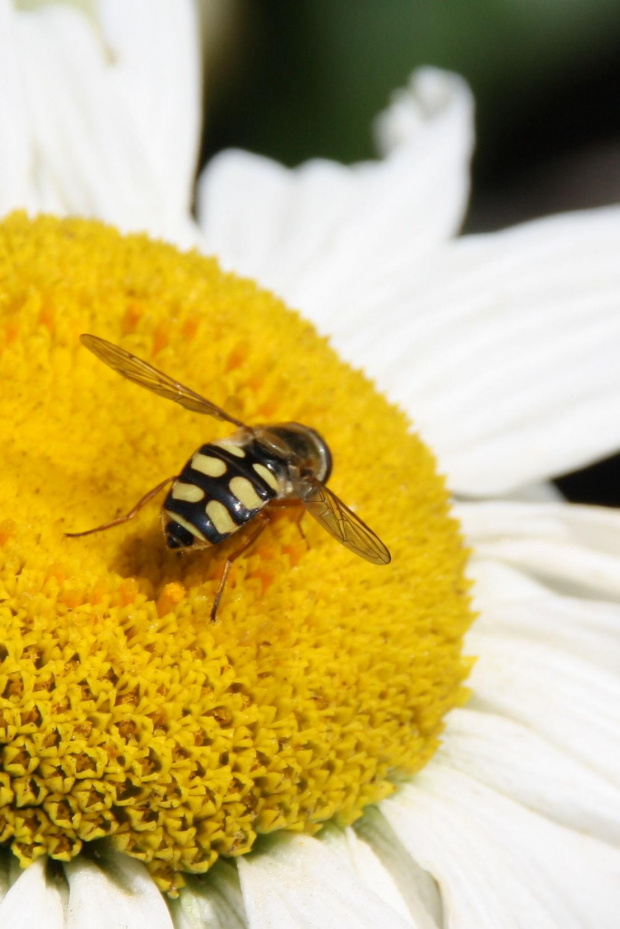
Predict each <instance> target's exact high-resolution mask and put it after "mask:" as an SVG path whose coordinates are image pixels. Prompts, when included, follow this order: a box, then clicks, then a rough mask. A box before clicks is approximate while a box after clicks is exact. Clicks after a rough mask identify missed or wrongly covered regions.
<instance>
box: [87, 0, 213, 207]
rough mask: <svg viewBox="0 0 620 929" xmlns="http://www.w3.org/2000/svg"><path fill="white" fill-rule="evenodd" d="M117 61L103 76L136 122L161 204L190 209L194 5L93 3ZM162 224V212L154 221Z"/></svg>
mask: <svg viewBox="0 0 620 929" xmlns="http://www.w3.org/2000/svg"><path fill="white" fill-rule="evenodd" d="M98 10H99V16H100V19H101V23H102V29H103V33H104V35H105V37H106V42H107V44H108V46H109V48H110V51H111V54H112V55H113V56H114V59H115V61H116V62H117V65H116V67H115V68H114V69H113V70H112V74H111V77H112V78H113V80H114V82H115V83H116V84H117V87H118V92H119V95H122V97H123V98H124V99H125V100H126V101H127V107H128V109H129V110H130V112H131V120H132V122H133V123H134V124H135V125H136V126H141V129H140V134H141V137H142V138H143V139H144V148H145V151H146V153H147V155H148V157H149V160H150V162H151V165H152V168H153V173H154V175H155V184H156V187H157V193H158V195H159V198H160V199H161V203H162V209H163V211H164V212H165V214H166V215H167V216H169V217H170V219H171V220H172V219H175V218H176V216H177V215H178V214H180V213H182V212H183V211H186V212H187V213H188V214H189V212H190V211H191V205H192V199H193V187H194V174H195V170H196V155H197V150H198V144H199V135H200V129H201V125H200V110H201V100H200V85H201V69H200V53H199V47H198V46H199V38H198V36H199V30H198V22H197V16H196V8H195V5H194V4H193V3H190V2H188V0H132V3H131V4H127V2H126V0H99V3H98ZM162 223H165V217H163V218H162Z"/></svg>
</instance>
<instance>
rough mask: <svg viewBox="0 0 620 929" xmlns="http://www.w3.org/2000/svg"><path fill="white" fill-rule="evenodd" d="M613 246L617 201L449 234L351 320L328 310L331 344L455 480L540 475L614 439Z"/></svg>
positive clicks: (619, 232) (503, 483) (480, 486)
mask: <svg viewBox="0 0 620 929" xmlns="http://www.w3.org/2000/svg"><path fill="white" fill-rule="evenodd" d="M619 249H620V209H618V208H610V209H607V210H600V211H591V212H584V213H581V214H570V215H565V216H558V217H554V218H551V219H546V220H540V221H537V222H533V223H528V224H526V225H524V226H520V227H517V228H514V229H509V230H507V231H505V232H502V233H493V234H492V235H484V236H472V237H465V238H462V239H457V240H456V241H455V242H453V243H451V244H450V245H448V246H447V247H444V248H443V249H437V250H436V251H435V255H434V256H433V257H432V259H431V260H429V262H428V263H427V266H426V267H425V269H424V273H423V274H411V271H410V269H409V271H408V270H407V269H406V268H403V269H402V273H401V274H394V275H393V277H392V284H391V291H390V289H389V288H388V286H387V284H386V286H385V287H384V289H383V291H382V292H377V294H376V295H369V296H368V298H367V300H366V301H365V303H364V305H363V317H362V318H361V319H358V321H357V328H356V329H355V330H354V329H353V327H350V328H349V330H348V331H347V330H346V328H342V326H341V319H340V318H337V319H336V320H335V323H334V330H333V331H334V332H335V335H336V339H335V343H336V346H337V347H338V348H339V349H340V350H341V351H342V352H344V353H345V354H346V356H347V357H348V358H350V359H351V360H353V361H354V362H355V363H356V364H358V365H361V366H363V367H365V369H366V370H367V371H368V373H370V375H371V376H372V377H374V378H375V379H376V380H377V382H378V384H379V386H380V387H381V388H382V389H383V390H385V391H387V393H388V394H389V395H390V396H391V397H392V398H393V399H394V400H396V401H397V402H399V403H401V404H402V405H403V406H404V407H405V409H406V410H407V411H408V412H409V413H410V415H411V416H412V417H413V419H414V421H415V423H416V425H417V426H418V427H419V428H420V430H421V432H422V435H423V436H424V437H425V438H426V440H427V441H428V442H429V444H430V445H431V447H432V448H433V449H434V451H435V452H436V453H437V455H438V458H439V463H440V466H441V468H442V469H444V470H446V471H447V473H448V477H449V481H450V484H451V486H452V487H453V488H454V489H455V490H456V491H457V492H460V493H463V494H471V495H481V494H495V493H504V492H507V491H510V490H512V489H513V488H516V487H518V486H519V485H521V484H525V483H531V482H533V481H538V480H543V479H546V478H548V477H549V476H553V475H554V474H558V473H562V472H564V471H567V470H570V469H572V468H575V467H578V466H581V465H583V464H585V463H587V462H589V461H592V460H593V459H595V458H596V457H600V456H602V455H605V454H606V453H608V452H610V451H612V450H614V449H616V448H617V447H618V445H619V444H620V365H619V364H618V356H619V352H620V312H618V294H619V293H620V262H619V261H618V252H619ZM373 299H374V308H373V306H372V302H373ZM332 311H333V312H335V311H334V308H332Z"/></svg>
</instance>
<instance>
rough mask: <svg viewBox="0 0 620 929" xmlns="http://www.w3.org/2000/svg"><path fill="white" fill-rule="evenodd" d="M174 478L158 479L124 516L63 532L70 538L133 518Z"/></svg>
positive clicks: (110, 527) (108, 527)
mask: <svg viewBox="0 0 620 929" xmlns="http://www.w3.org/2000/svg"><path fill="white" fill-rule="evenodd" d="M175 480H176V475H175V477H167V478H166V480H165V481H160V483H159V484H158V485H157V487H153V489H152V490H149V492H148V493H147V494H145V495H144V496H143V497H142V499H141V500H138V502H137V503H136V505H135V506H134V508H133V510H130V511H129V513H127V515H126V516H117V517H116V519H113V520H111V521H110V522H109V523H104V524H103V525H102V526H95V528H94V529H86V531H85V532H65V535H66V536H67V537H68V538H70V539H77V538H78V537H79V536H82V535H91V533H93V532H103V530H104V529H112V527H113V526H121V525H122V524H123V523H126V522H128V521H129V520H130V519H133V518H134V516H137V515H138V513H139V512H140V510H141V509H142V507H143V506H145V505H146V504H147V503H148V502H149V500H152V499H153V497H154V496H156V494H158V493H159V491H160V490H163V488H164V487H165V486H166V484H170V483H171V481H175Z"/></svg>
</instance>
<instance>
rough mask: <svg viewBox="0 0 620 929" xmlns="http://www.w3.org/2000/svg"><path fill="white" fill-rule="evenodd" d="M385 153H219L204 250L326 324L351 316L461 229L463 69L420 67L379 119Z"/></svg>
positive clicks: (465, 186)
mask: <svg viewBox="0 0 620 929" xmlns="http://www.w3.org/2000/svg"><path fill="white" fill-rule="evenodd" d="M380 127H381V129H380V134H381V136H382V139H383V147H384V149H385V152H386V156H385V160H384V161H382V162H369V163H364V164H357V165H353V166H352V167H345V166H343V165H339V164H336V163H335V162H330V161H310V162H308V163H307V164H305V165H302V166H301V167H300V168H297V169H296V170H294V171H290V170H288V169H286V168H283V167H281V166H280V165H278V164H276V163H275V162H272V161H270V160H269V159H266V158H260V157H257V156H254V155H250V154H248V153H246V152H226V153H224V154H222V155H220V156H218V157H216V158H215V159H214V160H213V162H212V163H211V164H210V165H209V166H208V168H207V169H206V171H205V172H204V173H203V175H202V178H201V180H200V184H199V193H198V213H199V218H200V223H201V226H202V229H203V233H204V236H205V248H206V249H207V250H208V251H211V252H213V253H214V254H217V255H218V256H219V257H220V259H221V261H222V263H223V264H224V266H225V267H226V268H230V269H233V270H236V271H239V272H240V273H242V274H246V275H249V276H251V277H255V278H256V279H257V280H258V281H260V283H262V284H265V285H267V286H269V287H271V288H272V289H273V290H275V291H276V292H277V293H278V294H280V295H281V296H283V297H284V298H285V299H286V300H287V301H288V302H289V304H290V305H291V306H294V307H296V308H299V309H302V310H303V311H304V312H305V313H306V314H307V315H309V316H310V318H311V319H313V320H314V321H315V322H316V323H318V324H319V325H320V324H321V323H325V324H326V325H327V324H328V323H330V322H331V321H332V320H333V317H334V315H335V314H336V315H337V316H338V319H337V320H335V322H336V325H338V324H339V322H340V321H341V320H342V319H349V318H351V316H355V315H356V314H357V313H358V311H359V309H360V307H359V306H357V305H356V303H355V299H354V298H353V297H352V294H356V293H357V292H358V290H359V293H360V294H361V295H363V294H364V291H365V290H366V289H367V288H368V287H369V285H372V283H373V282H374V281H375V279H379V280H380V279H381V278H382V277H383V276H384V275H386V274H388V272H389V269H390V267H391V266H392V265H395V264H398V263H402V262H410V261H420V260H422V259H423V258H425V257H426V256H427V255H428V254H429V253H431V252H432V251H433V249H434V248H436V247H437V245H438V244H439V243H440V242H443V241H444V240H446V239H447V238H449V237H450V236H452V235H454V233H455V232H456V231H457V229H458V228H459V226H460V223H461V220H462V216H463V211H464V208H465V205H466V201H467V196H468V190H469V178H468V168H469V156H470V152H471V146H472V138H473V127H472V100H471V95H470V92H469V90H468V88H467V86H466V84H465V83H464V82H463V81H462V80H461V78H458V77H457V76H456V75H451V74H446V73H445V72H440V71H437V70H435V69H432V68H425V69H422V70H421V71H418V72H416V74H415V75H414V76H413V78H412V80H411V85H410V88H409V89H408V90H407V91H402V92H400V93H399V94H397V95H395V100H394V103H393V105H392V107H391V108H390V109H389V110H388V111H387V112H386V113H385V114H384V115H383V116H382V117H381V122H380Z"/></svg>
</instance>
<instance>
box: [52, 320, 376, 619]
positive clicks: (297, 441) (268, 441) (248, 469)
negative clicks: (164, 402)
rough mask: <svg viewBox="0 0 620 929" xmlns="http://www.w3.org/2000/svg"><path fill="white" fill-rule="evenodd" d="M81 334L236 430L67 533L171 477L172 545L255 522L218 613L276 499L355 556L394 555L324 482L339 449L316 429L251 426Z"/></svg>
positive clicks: (145, 381) (114, 362)
mask: <svg viewBox="0 0 620 929" xmlns="http://www.w3.org/2000/svg"><path fill="white" fill-rule="evenodd" d="M80 338H81V341H82V344H83V345H85V346H86V348H88V349H89V350H90V351H91V352H92V353H93V354H94V355H96V357H97V358H99V359H100V360H101V361H103V362H105V364H107V365H109V367H111V368H113V369H114V370H115V371H117V372H118V373H119V374H121V375H122V376H123V377H125V378H127V379H128V380H130V381H134V383H136V384H139V385H140V386H141V387H145V388H146V389H147V390H151V391H153V393H156V394H158V395H159V396H160V397H165V398H166V399H168V400H173V401H174V402H175V403H179V404H180V405H181V406H183V407H185V408H186V409H188V410H192V411H193V412H195V413H204V414H206V415H207V416H213V417H214V418H215V419H220V420H224V421H225V422H228V423H231V424H232V425H233V426H236V431H235V432H234V433H233V434H232V435H230V436H228V437H227V438H225V439H220V440H217V441H215V442H210V443H207V444H206V445H201V446H200V448H198V449H197V450H196V451H195V452H194V454H193V455H192V457H191V458H190V459H189V461H188V462H187V463H186V464H185V466H184V467H183V469H182V470H181V471H180V473H179V474H177V475H175V476H174V477H168V478H166V479H165V480H163V481H161V482H160V483H159V484H158V485H157V486H156V487H153V489H152V490H150V491H149V492H148V493H147V494H145V495H144V497H142V499H141V500H139V501H138V503H137V504H136V505H135V506H134V507H133V509H132V510H130V511H129V513H127V514H126V515H125V516H119V517H117V518H116V519H113V520H111V521H110V522H108V523H104V524H103V525H101V526H96V527H95V528H94V529H88V530H86V531H85V532H70V533H67V535H68V536H70V537H72V538H76V537H78V536H84V535H90V534H91V533H93V532H101V531H103V530H104V529H111V528H112V527H113V526H119V525H121V524H122V523H125V522H127V521H128V520H130V519H133V517H134V516H136V515H137V514H138V512H139V511H140V510H141V509H142V507H143V506H144V505H145V504H146V503H148V502H149V501H150V500H152V499H153V497H155V495H156V494H157V493H159V491H161V490H163V488H164V487H166V486H167V485H168V484H172V486H171V488H170V490H169V492H168V495H167V497H166V499H165V501H164V505H163V509H162V528H163V531H164V536H165V538H166V543H167V545H168V547H169V548H171V549H201V548H202V549H204V548H210V547H212V546H214V545H219V544H220V543H221V542H224V541H226V540H227V539H228V538H230V536H232V535H233V534H234V533H236V532H238V531H239V530H240V529H242V528H243V527H245V526H248V524H252V525H251V526H249V528H250V529H251V530H252V531H251V532H248V534H247V535H246V536H245V538H244V540H243V542H242V543H241V544H240V546H239V548H237V549H236V551H234V552H233V553H232V554H231V555H229V557H228V558H227V560H226V564H225V566H224V571H223V574H222V578H221V580H220V585H219V589H218V591H217V593H216V597H215V601H214V604H213V608H212V610H211V619H212V620H213V619H215V615H216V613H217V609H218V606H219V603H220V600H221V597H222V593H223V591H224V587H225V585H226V580H227V578H228V574H229V571H230V567H231V565H232V563H233V561H234V560H235V559H236V558H237V557H238V556H239V555H241V554H242V553H243V552H245V551H247V550H248V548H249V547H250V546H251V545H253V543H254V542H255V541H256V540H257V538H258V537H259V535H260V534H261V532H262V531H263V530H264V528H265V527H266V526H267V525H268V523H269V518H270V517H269V514H270V512H273V508H274V507H276V506H282V505H287V504H291V503H301V504H303V507H304V509H305V510H306V511H307V512H308V513H310V515H311V516H313V517H314V518H315V519H316V520H317V521H318V522H319V523H320V524H321V526H323V528H324V529H326V530H327V532H329V533H331V535H333V536H334V538H336V539H337V540H338V541H339V542H341V543H342V544H343V545H344V546H346V548H348V549H349V550H350V551H352V552H354V553H355V554H356V555H359V556H360V557H361V558H365V559H366V560H367V561H370V562H372V563H373V564H388V563H389V562H390V560H391V556H390V553H389V551H388V549H387V548H386V546H385V545H384V544H383V542H382V541H381V540H380V539H379V538H378V537H377V536H376V535H375V533H374V532H373V531H372V530H371V529H369V528H368V526H367V525H366V524H365V523H364V522H362V520H361V519H360V518H359V516H356V514H355V513H353V512H352V510H350V509H349V508H348V507H346V506H345V505H344V503H342V501H341V500H339V499H338V497H337V496H336V495H335V494H334V493H332V491H331V490H329V489H328V488H327V487H326V486H325V483H326V481H327V480H328V478H329V476H330V473H331V468H332V456H331V453H330V450H329V448H328V446H327V443H326V442H325V440H324V439H323V438H322V437H321V436H320V435H319V434H318V432H316V431H315V430H314V429H311V428H310V427H309V426H302V425H301V424H300V423H277V424H275V425H260V426H248V425H246V424H245V423H243V422H241V420H239V419H236V418H235V417H234V416H230V415H229V414H228V413H226V412H225V411H224V410H222V409H220V407H218V406H216V405H215V404H214V403H211V401H210V400H206V399H205V398H204V397H201V396H200V395H199V394H197V393H195V392H194V391H193V390H190V388H189V387H184V386H183V384H179V383H178V382H177V381H175V380H173V379H172V378H170V377H168V375H167V374H164V373H163V372H162V371H158V370H157V369H156V368H154V367H153V366H152V365H150V364H148V363H147V362H146V361H143V360H142V359H140V358H137V357H136V356H135V355H131V354H130V353H129V352H127V351H125V350H124V349H122V348H120V347H119V346H118V345H114V344H112V343H111V342H107V341H106V340H105V339H101V338H99V337H98V336H95V335H86V334H85V335H82V336H81V337H80Z"/></svg>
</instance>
